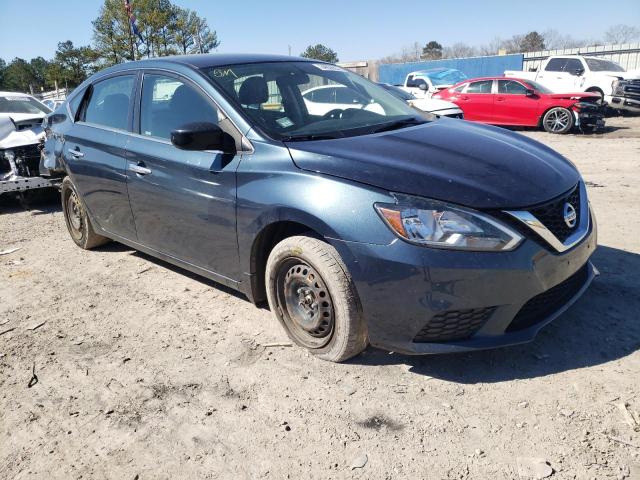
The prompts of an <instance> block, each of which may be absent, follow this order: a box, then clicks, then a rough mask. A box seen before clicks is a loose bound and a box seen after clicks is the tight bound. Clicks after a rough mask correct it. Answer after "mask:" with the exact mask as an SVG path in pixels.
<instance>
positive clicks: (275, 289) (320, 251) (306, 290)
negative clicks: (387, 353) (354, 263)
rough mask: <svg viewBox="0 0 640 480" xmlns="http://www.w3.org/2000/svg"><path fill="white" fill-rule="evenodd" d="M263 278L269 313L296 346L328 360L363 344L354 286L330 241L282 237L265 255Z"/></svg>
mask: <svg viewBox="0 0 640 480" xmlns="http://www.w3.org/2000/svg"><path fill="white" fill-rule="evenodd" d="M265 282H266V287H267V297H268V300H269V307H270V308H271V311H272V312H273V313H274V314H275V316H276V318H277V319H278V320H279V321H280V323H281V324H282V326H283V327H284V329H285V331H286V332H287V335H288V336H289V338H291V340H292V341H294V342H295V343H296V344H297V345H300V346H302V347H305V348H307V349H308V350H309V351H310V352H311V353H313V354H314V355H316V356H317V357H319V358H321V359H323V360H327V361H331V362H343V361H345V360H347V359H349V358H351V357H354V356H355V355H358V354H359V353H360V352H362V351H363V350H364V349H365V348H366V347H367V344H368V338H367V332H366V326H365V322H364V319H363V316H362V308H361V307H360V302H359V300H358V296H357V293H356V290H355V286H354V285H353V281H352V279H351V275H350V274H349V271H348V270H347V268H346V266H345V265H344V262H343V261H342V258H340V255H339V254H338V252H337V251H336V249H335V248H333V247H332V246H331V245H329V244H327V243H325V242H323V241H321V240H318V239H316V238H312V237H307V236H295V237H289V238H286V239H285V240H283V241H281V242H280V243H278V244H277V245H276V246H275V247H274V248H273V250H272V251H271V253H270V255H269V259H268V260H267V267H266V272H265Z"/></svg>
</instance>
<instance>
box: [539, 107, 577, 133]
mask: <svg viewBox="0 0 640 480" xmlns="http://www.w3.org/2000/svg"><path fill="white" fill-rule="evenodd" d="M573 124H574V118H573V112H572V111H571V110H568V109H566V108H563V107H554V108H552V109H550V110H549V111H548V112H547V113H545V114H544V116H543V117H542V128H544V129H545V131H547V132H549V133H558V134H564V133H569V132H570V131H571V129H572V128H573Z"/></svg>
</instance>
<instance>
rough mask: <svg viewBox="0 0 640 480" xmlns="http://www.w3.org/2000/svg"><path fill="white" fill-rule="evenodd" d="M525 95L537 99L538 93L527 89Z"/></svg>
mask: <svg viewBox="0 0 640 480" xmlns="http://www.w3.org/2000/svg"><path fill="white" fill-rule="evenodd" d="M525 95H526V96H527V97H535V95H536V91H535V90H534V89H532V88H527V91H526V92H525Z"/></svg>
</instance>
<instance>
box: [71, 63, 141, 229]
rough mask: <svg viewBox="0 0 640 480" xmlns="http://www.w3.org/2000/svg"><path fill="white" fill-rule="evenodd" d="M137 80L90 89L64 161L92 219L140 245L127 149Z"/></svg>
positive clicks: (118, 79) (122, 78)
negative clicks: (129, 186)
mask: <svg viewBox="0 0 640 480" xmlns="http://www.w3.org/2000/svg"><path fill="white" fill-rule="evenodd" d="M135 79H136V77H135V75H134V74H126V75H118V76H113V77H109V78H107V79H105V80H100V81H99V82H97V83H95V84H94V85H91V86H90V87H89V89H88V91H87V93H86V95H85V98H84V100H83V102H82V104H81V107H80V112H78V118H77V120H76V121H75V123H74V124H73V125H72V126H71V128H70V129H69V131H68V132H67V133H65V136H64V137H65V140H64V146H63V150H62V153H63V156H64V158H65V162H66V164H67V167H68V170H69V173H70V175H71V178H72V180H73V181H74V184H75V185H76V188H77V189H78V191H79V193H80V196H81V198H82V199H83V201H84V203H85V205H86V207H87V209H88V210H89V213H90V214H91V217H92V219H93V220H94V221H95V222H97V223H98V225H99V226H100V227H101V228H102V229H104V230H106V231H107V232H109V233H112V234H115V235H118V236H120V237H124V238H127V239H130V240H135V239H136V231H135V225H134V221H133V215H132V213H131V207H130V206H129V199H128V196H127V182H126V174H125V170H126V158H125V149H126V145H127V141H128V139H129V134H128V131H129V127H130V119H131V118H130V111H131V108H130V105H131V98H132V96H133V91H134V84H135Z"/></svg>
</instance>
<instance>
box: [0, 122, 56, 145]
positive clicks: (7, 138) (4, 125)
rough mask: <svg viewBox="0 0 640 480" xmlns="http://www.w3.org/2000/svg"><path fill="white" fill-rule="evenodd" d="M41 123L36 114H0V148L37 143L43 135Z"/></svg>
mask: <svg viewBox="0 0 640 480" xmlns="http://www.w3.org/2000/svg"><path fill="white" fill-rule="evenodd" d="M43 116H44V115H43ZM41 124H42V119H41V117H39V116H38V115H25V114H13V113H12V114H0V150H4V149H7V148H16V147H22V146H25V145H33V144H34V143H39V142H40V140H42V139H43V138H44V135H45V134H44V130H43V129H42V126H41ZM18 128H20V130H18Z"/></svg>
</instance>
